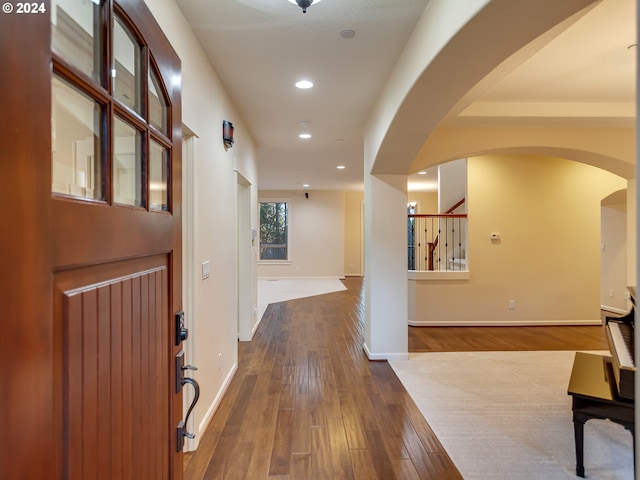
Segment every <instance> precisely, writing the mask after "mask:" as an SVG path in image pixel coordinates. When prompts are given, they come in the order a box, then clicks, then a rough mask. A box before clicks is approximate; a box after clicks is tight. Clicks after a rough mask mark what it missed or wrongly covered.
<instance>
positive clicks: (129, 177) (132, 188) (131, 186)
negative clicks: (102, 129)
mask: <svg viewBox="0 0 640 480" xmlns="http://www.w3.org/2000/svg"><path fill="white" fill-rule="evenodd" d="M142 172H143V170H142V134H141V133H140V131H139V130H137V129H136V128H134V127H133V126H131V125H130V124H128V123H127V122H125V121H124V120H122V119H121V118H119V117H114V119H113V201H114V203H120V204H123V205H132V206H134V207H143V206H144V202H143V196H142V192H143V188H142V187H143V179H144V176H143V175H142Z"/></svg>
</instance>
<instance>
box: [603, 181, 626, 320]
mask: <svg viewBox="0 0 640 480" xmlns="http://www.w3.org/2000/svg"><path fill="white" fill-rule="evenodd" d="M601 215H602V223H601V229H602V234H601V240H600V241H601V252H600V265H601V267H600V269H601V278H602V281H601V285H600V288H601V290H600V304H601V306H602V308H603V309H605V310H609V311H612V312H618V313H626V312H627V311H628V310H629V305H628V300H627V296H626V295H627V293H628V292H627V192H626V190H621V191H618V192H615V193H614V194H613V195H611V196H610V197H607V198H606V199H604V201H603V202H602V208H601Z"/></svg>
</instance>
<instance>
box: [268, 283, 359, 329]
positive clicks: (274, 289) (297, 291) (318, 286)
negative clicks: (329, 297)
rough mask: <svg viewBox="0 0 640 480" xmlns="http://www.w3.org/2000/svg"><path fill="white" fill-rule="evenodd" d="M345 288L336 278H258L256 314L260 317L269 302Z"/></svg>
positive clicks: (284, 300) (322, 293)
mask: <svg viewBox="0 0 640 480" xmlns="http://www.w3.org/2000/svg"><path fill="white" fill-rule="evenodd" d="M346 289H347V287H345V286H344V283H342V282H341V281H340V280H339V279H337V278H279V279H265V278H259V279H258V311H257V315H258V318H259V319H262V315H264V312H265V310H266V309H267V307H268V306H269V304H270V303H278V302H286V301H287V300H294V299H296V298H304V297H312V296H314V295H324V294H325V293H333V292H339V291H341V290H346Z"/></svg>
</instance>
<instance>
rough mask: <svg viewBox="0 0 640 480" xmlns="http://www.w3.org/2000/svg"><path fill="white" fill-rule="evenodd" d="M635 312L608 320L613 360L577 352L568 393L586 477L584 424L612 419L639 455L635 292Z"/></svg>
mask: <svg viewBox="0 0 640 480" xmlns="http://www.w3.org/2000/svg"><path fill="white" fill-rule="evenodd" d="M629 291H630V293H631V302H632V306H631V310H630V311H629V313H627V314H626V315H623V316H618V317H609V316H607V317H605V321H604V329H605V333H606V337H607V342H608V344H609V351H610V352H611V356H608V355H604V356H603V355H596V354H590V353H584V352H577V353H576V355H575V358H574V360H573V369H572V370H571V378H570V380H569V387H568V389H567V393H568V394H569V395H571V397H572V406H571V410H572V412H573V428H574V436H575V444H576V474H577V475H578V476H580V477H584V475H585V468H584V448H583V445H584V424H585V423H586V422H587V421H588V420H590V419H592V418H597V419H609V420H611V421H613V422H615V423H618V424H620V425H622V426H623V427H624V428H626V429H627V430H629V432H631V435H633V443H634V451H635V399H634V388H635V380H634V376H635V372H636V364H635V360H634V344H635V341H634V333H635V332H634V324H635V296H636V295H635V293H636V292H635V288H629Z"/></svg>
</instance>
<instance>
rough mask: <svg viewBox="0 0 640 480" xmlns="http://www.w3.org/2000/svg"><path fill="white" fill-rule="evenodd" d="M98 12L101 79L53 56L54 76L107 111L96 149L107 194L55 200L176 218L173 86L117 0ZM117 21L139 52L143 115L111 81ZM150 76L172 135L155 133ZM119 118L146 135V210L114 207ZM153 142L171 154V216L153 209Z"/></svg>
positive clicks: (143, 207) (143, 186)
mask: <svg viewBox="0 0 640 480" xmlns="http://www.w3.org/2000/svg"><path fill="white" fill-rule="evenodd" d="M97 8H98V11H99V15H100V17H99V18H98V19H96V20H95V21H96V23H97V25H98V28H99V31H100V39H101V41H100V42H99V43H100V44H99V45H98V46H97V48H96V49H95V51H94V55H97V54H99V55H100V56H101V58H99V59H98V60H97V61H96V62H97V64H98V65H100V68H101V71H102V75H101V78H100V79H93V78H90V77H89V75H87V74H86V73H84V72H83V71H82V70H81V69H80V68H78V67H76V66H75V65H73V63H72V62H71V61H69V60H67V59H66V58H65V57H64V56H63V55H62V54H60V53H58V52H56V51H54V50H52V51H51V57H52V74H51V78H52V81H53V78H54V77H57V78H58V79H59V80H61V81H63V82H66V83H68V84H69V85H70V86H72V87H73V88H75V89H76V90H78V91H79V92H81V93H83V94H84V95H86V96H87V97H88V98H91V99H93V100H94V101H95V102H96V103H99V104H100V105H102V106H103V120H102V121H103V131H102V135H101V139H100V144H99V145H97V146H96V148H97V149H99V150H100V152H101V157H102V165H100V167H99V168H100V169H101V173H102V188H103V199H101V200H96V199H92V198H88V197H82V196H77V195H69V194H65V193H59V192H55V191H53V190H52V192H51V194H52V196H53V198H55V199H56V200H67V201H74V202H83V203H93V204H103V205H105V204H106V205H109V206H111V207H114V208H130V209H136V210H143V211H146V212H148V213H154V214H157V215H167V214H169V215H170V214H172V212H173V208H174V207H173V193H174V192H173V182H172V178H171V175H172V164H173V159H174V155H178V154H179V153H180V152H176V151H175V150H174V147H175V144H174V142H175V139H174V138H173V136H174V132H173V131H172V129H171V127H170V125H172V124H173V115H174V112H173V104H172V102H171V96H170V95H169V94H168V90H167V89H168V86H167V85H166V82H165V78H164V77H163V75H162V74H161V72H160V68H159V65H158V63H157V61H156V59H155V57H154V55H153V52H151V49H150V48H149V44H148V42H146V41H145V39H144V38H143V37H142V36H141V34H140V32H139V31H138V29H137V28H136V26H135V24H134V23H133V22H132V21H131V19H130V18H129V16H128V15H127V14H126V13H125V11H124V9H123V8H122V7H121V6H120V5H119V4H118V2H117V1H114V0H101V1H100V2H99V5H98V7H97ZM116 17H117V18H118V20H119V22H120V23H121V24H122V25H123V26H124V27H125V28H126V29H127V32H128V34H129V35H130V37H131V38H132V39H135V40H136V41H137V45H138V47H139V49H140V50H139V52H140V70H141V71H140V79H139V81H140V92H141V99H140V110H141V111H140V112H137V111H135V110H133V109H132V108H130V107H129V106H127V105H125V104H124V103H123V102H121V101H120V100H119V99H118V98H117V97H116V95H115V91H114V89H113V82H112V78H111V74H110V72H111V68H112V62H113V56H114V52H113V47H112V45H111V42H112V40H113V31H114V29H115V22H116ZM150 72H153V74H154V75H155V77H156V78H157V80H158V81H159V83H160V85H159V87H160V91H159V92H157V93H158V94H159V95H161V96H163V97H164V101H165V102H166V119H165V120H166V122H167V126H168V127H167V131H166V132H162V131H160V130H159V129H158V128H157V127H155V126H154V125H153V124H152V123H151V121H150V119H149V99H148V95H150V93H149V81H150V76H151V75H150ZM116 117H119V119H120V120H122V121H124V122H126V123H128V124H130V125H131V126H133V127H134V128H136V129H137V130H138V131H139V132H140V134H141V137H142V139H141V144H142V145H141V148H142V151H141V155H142V179H141V185H140V188H141V195H142V205H141V206H135V205H127V204H123V203H118V202H116V201H115V192H114V188H115V179H114V178H113V175H114V163H115V159H114V158H113V157H114V148H113V144H112V142H113V134H114V122H115V120H114V119H115V118H116ZM152 140H154V141H156V142H157V143H159V144H160V145H161V146H163V147H164V148H165V149H166V150H167V156H168V159H167V162H168V176H167V185H166V187H167V206H168V208H167V209H166V210H158V209H152V208H150V207H151V202H150V182H149V168H150V159H149V153H150V152H149V149H150V142H151V141H152Z"/></svg>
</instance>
